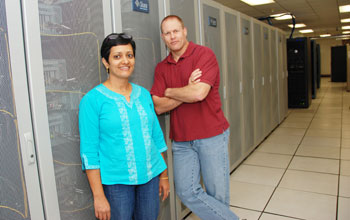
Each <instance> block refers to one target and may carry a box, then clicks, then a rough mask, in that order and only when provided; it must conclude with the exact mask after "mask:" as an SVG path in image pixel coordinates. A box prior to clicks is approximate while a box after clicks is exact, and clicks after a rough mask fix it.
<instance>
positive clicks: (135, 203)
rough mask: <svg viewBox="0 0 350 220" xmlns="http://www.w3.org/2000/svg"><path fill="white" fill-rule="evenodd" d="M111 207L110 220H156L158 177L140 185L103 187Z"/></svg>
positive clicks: (157, 210)
mask: <svg viewBox="0 0 350 220" xmlns="http://www.w3.org/2000/svg"><path fill="white" fill-rule="evenodd" d="M103 190H104V192H105V195H106V197H107V200H108V202H109V204H110V206H111V220H121V219H122V220H131V219H133V220H156V219H157V217H158V212H159V177H158V176H157V177H155V178H153V179H152V180H150V181H149V182H148V183H145V184H142V185H122V184H115V185H103Z"/></svg>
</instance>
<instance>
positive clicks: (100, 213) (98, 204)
mask: <svg viewBox="0 0 350 220" xmlns="http://www.w3.org/2000/svg"><path fill="white" fill-rule="evenodd" d="M94 208H95V216H96V218H97V219H99V220H110V219H111V207H110V205H109V202H108V200H107V198H106V197H105V196H101V197H96V198H94Z"/></svg>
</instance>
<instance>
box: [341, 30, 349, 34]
mask: <svg viewBox="0 0 350 220" xmlns="http://www.w3.org/2000/svg"><path fill="white" fill-rule="evenodd" d="M342 34H350V31H343V32H342Z"/></svg>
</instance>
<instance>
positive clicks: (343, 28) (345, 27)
mask: <svg viewBox="0 0 350 220" xmlns="http://www.w3.org/2000/svg"><path fill="white" fill-rule="evenodd" d="M341 29H342V30H350V26H343V27H341Z"/></svg>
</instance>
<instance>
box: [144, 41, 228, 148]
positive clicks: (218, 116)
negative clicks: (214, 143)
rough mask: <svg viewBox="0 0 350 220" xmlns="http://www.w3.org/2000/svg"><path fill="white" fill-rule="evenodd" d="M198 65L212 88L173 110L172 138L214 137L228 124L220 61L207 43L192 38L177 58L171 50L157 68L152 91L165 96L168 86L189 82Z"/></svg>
mask: <svg viewBox="0 0 350 220" xmlns="http://www.w3.org/2000/svg"><path fill="white" fill-rule="evenodd" d="M197 68H199V69H200V70H201V71H202V76H201V77H200V81H201V82H204V83H207V84H209V85H210V86H211V89H210V91H209V93H208V95H207V97H206V98H205V99H204V100H203V101H201V102H195V103H182V104H181V105H180V106H178V107H177V108H175V109H173V110H172V111H171V112H170V139H172V140H175V141H192V140H197V139H203V138H209V137H213V136H216V135H218V134H221V133H223V131H224V130H226V129H227V128H228V127H229V123H228V122H227V120H226V118H225V116H224V113H223V111H222V110H221V100H220V94H219V84H220V70H219V65H218V62H217V60H216V57H215V54H214V52H213V51H212V50H211V49H210V48H208V47H204V46H201V45H197V44H194V43H192V42H190V43H189V45H188V47H187V49H186V51H185V53H184V54H183V55H182V56H181V57H180V58H179V60H178V62H176V61H175V60H174V59H173V57H172V55H171V53H170V54H169V55H168V56H167V57H166V58H165V59H164V60H163V61H162V62H160V63H158V65H157V67H156V69H155V76H154V77H155V78H154V83H153V87H152V89H151V94H152V95H156V96H159V97H164V91H165V89H166V88H179V87H184V86H186V85H188V79H189V77H190V75H191V73H192V72H193V71H194V70H195V69H197Z"/></svg>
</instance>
